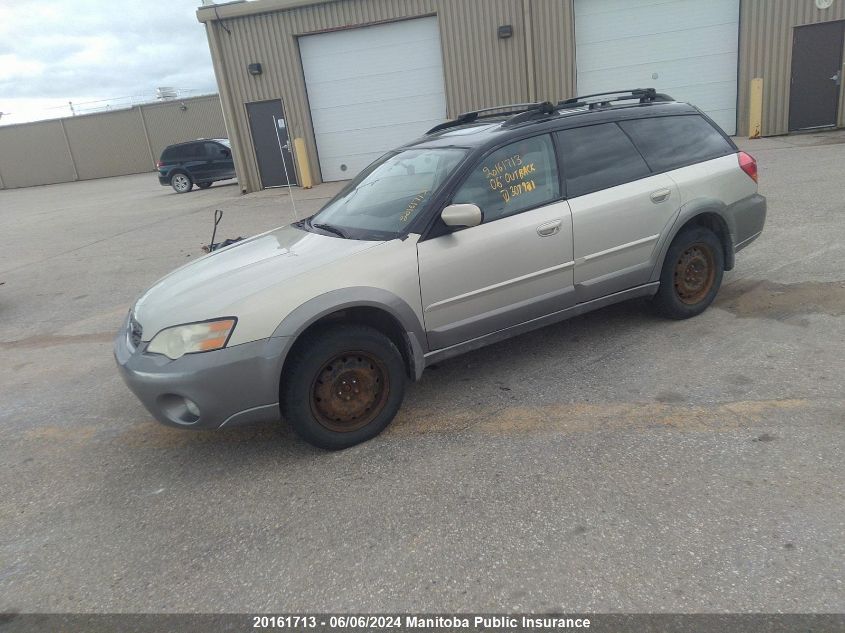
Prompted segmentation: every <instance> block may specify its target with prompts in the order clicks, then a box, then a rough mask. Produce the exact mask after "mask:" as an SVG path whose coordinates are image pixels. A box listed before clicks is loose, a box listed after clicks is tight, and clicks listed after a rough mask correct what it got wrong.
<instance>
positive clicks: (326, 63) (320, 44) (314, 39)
mask: <svg viewBox="0 0 845 633" xmlns="http://www.w3.org/2000/svg"><path fill="white" fill-rule="evenodd" d="M299 50H300V54H301V55H302V67H303V70H304V71H305V83H306V85H307V87H308V101H309V104H310V106H311V120H312V122H313V124H314V133H315V134H316V136H317V151H318V153H319V156H320V170H321V171H322V174H323V180H327V181H330V180H346V179H348V178H352V177H353V176H355V174H357V173H358V172H359V171H361V170H362V169H363V168H364V167H366V166H367V165H369V164H370V163H371V162H372V161H373V160H375V159H376V158H378V157H379V156H381V155H382V154H384V153H385V152H387V151H389V150H391V149H393V148H395V147H396V146H397V145H401V144H403V143H406V142H408V141H411V140H413V139H415V138H417V137H419V136H420V135H422V134H423V133H425V132H426V130H428V129H430V128H431V127H433V126H434V125H436V124H437V123H441V122H442V121H443V120H444V119H445V118H446V91H445V87H444V85H445V84H444V81H443V60H442V56H441V53H440V31H439V29H438V26H437V18H420V19H415V20H406V21H403V22H394V23H392V24H380V25H377V26H368V27H363V28H358V29H350V30H346V31H336V32H334V33H320V34H319V35H308V36H306V37H302V38H300V41H299Z"/></svg>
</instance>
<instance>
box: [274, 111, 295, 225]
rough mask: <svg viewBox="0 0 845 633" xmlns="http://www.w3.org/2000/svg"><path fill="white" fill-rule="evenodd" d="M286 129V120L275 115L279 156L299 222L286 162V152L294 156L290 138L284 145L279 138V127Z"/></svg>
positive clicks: (291, 202)
mask: <svg viewBox="0 0 845 633" xmlns="http://www.w3.org/2000/svg"><path fill="white" fill-rule="evenodd" d="M280 124H281V127H284V125H285V120H284V119H277V118H276V115H275V114H274V115H273V128H274V129H275V130H276V140H277V141H278V142H279V154H280V155H281V157H282V168H283V169H284V170H285V182H287V183H288V195H289V196H290V204H291V206H292V207H293V217H294V219H295V220H296V221H297V222H299V214H298V213H297V212H296V201H295V200H294V199H293V187H292V186H291V184H290V176H289V175H288V162H287V161H286V160H285V150H287V151H288V152H290V153H291V156H293V152H291V146H290V137H288V140H287V143H285V144H284V145H282V137H281V136H279V126H280Z"/></svg>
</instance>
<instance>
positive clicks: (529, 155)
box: [417, 134, 574, 350]
mask: <svg viewBox="0 0 845 633" xmlns="http://www.w3.org/2000/svg"><path fill="white" fill-rule="evenodd" d="M452 202H453V203H455V204H460V203H470V204H475V205H477V206H478V207H480V208H481V211H482V214H483V220H482V224H480V225H478V226H475V227H469V228H463V229H458V230H454V231H452V232H450V233H447V234H445V235H441V236H439V237H435V238H433V239H428V240H425V241H422V242H420V243H419V244H418V245H417V255H418V260H419V273H420V290H421V296H422V306H423V316H424V319H425V327H426V331H427V336H428V343H429V347H430V348H431V349H433V350H434V349H442V348H445V347H450V346H452V345H457V344H459V343H462V342H464V341H468V340H471V339H474V338H477V337H479V336H484V335H485V334H490V333H492V332H496V331H498V330H502V329H505V328H508V327H510V326H513V325H518V324H520V323H524V322H526V321H530V320H532V319H536V318H539V317H542V316H545V315H547V314H550V313H552V312H556V311H559V310H562V309H564V308H568V307H570V306H572V305H573V304H574V287H573V266H574V257H573V244H572V214H571V212H570V209H569V205H568V203H567V202H566V201H564V200H562V199H561V192H560V180H559V177H558V168H557V160H556V157H555V151H554V145H553V143H552V140H551V138H550V137H549V135H548V134H546V135H541V136H535V137H532V138H528V139H522V140H519V141H516V142H514V143H511V144H509V145H506V146H505V147H502V148H500V149H498V150H495V151H493V152H492V153H490V154H488V155H487V156H486V157H484V158H483V159H482V160H481V161H480V162H479V163H478V164H477V165H476V166H475V167H474V168H473V169H472V171H471V172H470V173H469V175H468V176H467V178H466V180H465V181H464V183H463V184H462V185H461V186H459V188H458V190H457V192H456V193H455V195H454V196H453V199H452Z"/></svg>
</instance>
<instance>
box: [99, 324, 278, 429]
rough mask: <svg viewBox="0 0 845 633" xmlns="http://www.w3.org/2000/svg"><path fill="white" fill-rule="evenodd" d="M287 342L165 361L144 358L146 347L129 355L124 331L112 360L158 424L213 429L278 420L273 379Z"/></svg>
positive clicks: (246, 345)
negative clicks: (190, 404)
mask: <svg viewBox="0 0 845 633" xmlns="http://www.w3.org/2000/svg"><path fill="white" fill-rule="evenodd" d="M288 341H289V339H287V338H283V337H277V338H269V339H264V340H261V341H254V342H252V343H244V344H242V345H236V346H234V347H227V348H225V349H222V350H217V351H214V352H205V353H202V354H186V355H185V356H183V357H182V358H179V359H177V360H170V359H169V358H167V357H166V356H162V355H159V354H146V353H144V349H145V348H146V346H147V344H146V343H141V345H140V346H139V347H138V349H133V348H132V347H131V345H130V343H129V339H128V336H127V333H126V329H125V328H124V329H122V330H121V331H120V332H119V333H118V335H117V337H116V338H115V341H114V357H115V360H116V361H117V366H118V368H119V370H120V374H121V376H122V378H123V380H124V381H125V382H126V384H127V386H128V387H129V389H131V390H132V392H133V393H134V394H135V395H136V396H137V397H138V399H139V400H140V401H141V403H142V404H143V405H144V406H145V407H146V408H147V410H149V412H150V413H152V415H153V416H154V417H155V418H156V419H157V420H158V421H159V422H162V423H163V424H166V425H168V426H174V427H180V428H195V429H197V428H198V429H216V428H220V427H222V426H234V425H236V424H241V423H244V422H252V421H263V420H268V421H269V420H280V419H281V414H280V412H279V377H280V375H281V368H282V362H283V360H284V355H285V353H286V350H287V348H288ZM186 398H187V399H189V400H190V401H191V403H193V405H194V407H193V410H191V409H192V408H191V407H189V406H187V405H186V401H185V399H186ZM197 410H198V415H197V414H196V412H197Z"/></svg>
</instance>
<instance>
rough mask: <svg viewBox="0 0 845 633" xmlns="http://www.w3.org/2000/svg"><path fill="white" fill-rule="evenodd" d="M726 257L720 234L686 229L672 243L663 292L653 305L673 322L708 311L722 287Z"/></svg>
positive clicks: (701, 228)
mask: <svg viewBox="0 0 845 633" xmlns="http://www.w3.org/2000/svg"><path fill="white" fill-rule="evenodd" d="M724 270H725V254H724V251H723V249H722V243H721V242H720V241H719V238H718V237H716V235H715V234H714V233H713V232H712V231H710V230H708V229H705V228H703V227H700V226H692V227H689V228H686V229H684V230H682V231H681V232H680V233H679V234H678V235H677V236H676V237H675V240H674V241H673V242H672V245H671V246H670V247H669V251H668V252H667V253H666V259H665V260H664V261H663V270H662V271H661V273H660V289H659V290H658V291H657V294H656V295H655V296H654V299H653V300H652V303H653V305H654V307H655V308H656V309H657V312H658V313H660V314H662V315H663V316H665V317H668V318H670V319H688V318H690V317H694V316H696V315H698V314H701V313H702V312H704V310H706V309H707V306H709V305H710V304H711V303H712V302H713V299H715V298H716V293H718V292H719V287H720V286H721V285H722V275H723V273H724Z"/></svg>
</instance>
